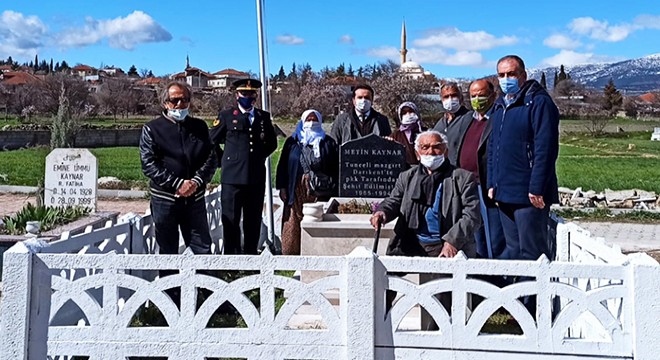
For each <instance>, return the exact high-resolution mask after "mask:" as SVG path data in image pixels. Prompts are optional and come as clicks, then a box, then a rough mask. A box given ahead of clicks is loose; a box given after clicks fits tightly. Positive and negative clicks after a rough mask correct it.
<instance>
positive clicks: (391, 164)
mask: <svg viewBox="0 0 660 360" xmlns="http://www.w3.org/2000/svg"><path fill="white" fill-rule="evenodd" d="M405 151H406V150H405V148H404V146H403V145H401V144H399V143H397V142H396V141H391V140H386V139H383V138H381V137H379V136H377V135H374V134H371V135H368V136H365V137H363V138H360V139H356V140H352V141H349V142H347V143H345V144H343V145H342V146H341V149H340V155H339V162H340V166H339V196H340V197H365V198H385V197H387V196H388V195H389V194H390V191H392V188H394V184H395V183H396V179H397V178H398V177H399V173H400V172H401V171H403V170H404V169H405V166H406V156H405Z"/></svg>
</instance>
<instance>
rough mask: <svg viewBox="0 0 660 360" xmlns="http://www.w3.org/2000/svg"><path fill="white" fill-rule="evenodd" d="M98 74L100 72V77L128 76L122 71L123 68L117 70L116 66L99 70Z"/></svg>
mask: <svg viewBox="0 0 660 360" xmlns="http://www.w3.org/2000/svg"><path fill="white" fill-rule="evenodd" d="M98 72H99V75H101V76H122V75H126V73H125V72H124V70H122V69H121V68H116V67H114V66H112V67H106V68H103V69H99V71H98Z"/></svg>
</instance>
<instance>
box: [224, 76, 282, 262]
mask: <svg viewBox="0 0 660 360" xmlns="http://www.w3.org/2000/svg"><path fill="white" fill-rule="evenodd" d="M233 85H234V87H235V88H236V105H235V106H233V107H231V108H229V109H226V110H223V111H221V112H220V114H219V115H218V119H217V120H216V121H215V122H214V123H213V128H212V129H211V140H212V141H213V144H214V145H215V146H216V148H217V147H218V145H219V144H224V149H223V150H222V151H220V150H219V148H217V149H218V156H219V157H220V158H221V167H222V173H221V184H222V193H221V202H222V227H223V243H224V253H225V254H257V245H258V243H259V236H260V233H261V220H262V217H261V214H262V211H263V204H264V193H265V190H266V181H267V180H268V181H270V179H266V167H265V161H266V159H267V158H268V157H269V156H270V154H271V153H272V152H273V151H275V149H276V148H277V138H276V135H275V130H274V128H273V123H272V121H271V118H270V113H268V112H266V111H263V110H261V109H256V108H255V107H254V103H255V102H256V100H257V90H259V88H260V87H261V82H260V81H259V80H254V79H242V80H238V81H235V82H234V84H233ZM241 214H243V246H242V247H241V229H240V221H241Z"/></svg>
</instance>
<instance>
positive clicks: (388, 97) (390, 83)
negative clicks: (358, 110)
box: [371, 71, 436, 126]
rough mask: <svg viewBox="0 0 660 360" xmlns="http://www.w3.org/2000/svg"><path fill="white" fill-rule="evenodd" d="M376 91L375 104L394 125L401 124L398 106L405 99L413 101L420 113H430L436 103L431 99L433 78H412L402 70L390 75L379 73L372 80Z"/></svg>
mask: <svg viewBox="0 0 660 360" xmlns="http://www.w3.org/2000/svg"><path fill="white" fill-rule="evenodd" d="M371 86H372V87H373V88H374V91H375V92H376V94H375V95H376V98H375V99H374V105H375V106H376V107H377V110H379V111H380V112H382V113H383V114H385V115H387V117H388V118H390V120H391V121H392V122H393V125H395V126H398V125H399V116H398V114H397V108H398V107H399V105H401V103H402V102H404V101H412V102H414V103H415V104H416V105H417V107H418V108H419V111H420V113H422V114H428V113H431V112H432V110H433V109H435V107H436V106H435V104H434V103H433V101H432V100H430V98H429V96H427V95H428V94H430V93H431V89H432V87H433V80H432V79H429V78H420V79H411V78H410V77H409V76H406V74H404V73H401V72H398V71H397V72H394V73H391V74H389V75H379V76H378V77H377V78H376V79H375V80H373V81H372V82H371Z"/></svg>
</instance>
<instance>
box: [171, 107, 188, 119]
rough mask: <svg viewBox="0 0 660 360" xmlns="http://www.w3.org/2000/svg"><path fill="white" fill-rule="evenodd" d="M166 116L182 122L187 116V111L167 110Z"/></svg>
mask: <svg viewBox="0 0 660 360" xmlns="http://www.w3.org/2000/svg"><path fill="white" fill-rule="evenodd" d="M167 116H169V117H171V118H172V119H174V120H175V121H183V120H185V119H186V116H188V109H169V110H167Z"/></svg>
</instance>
